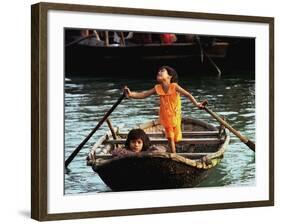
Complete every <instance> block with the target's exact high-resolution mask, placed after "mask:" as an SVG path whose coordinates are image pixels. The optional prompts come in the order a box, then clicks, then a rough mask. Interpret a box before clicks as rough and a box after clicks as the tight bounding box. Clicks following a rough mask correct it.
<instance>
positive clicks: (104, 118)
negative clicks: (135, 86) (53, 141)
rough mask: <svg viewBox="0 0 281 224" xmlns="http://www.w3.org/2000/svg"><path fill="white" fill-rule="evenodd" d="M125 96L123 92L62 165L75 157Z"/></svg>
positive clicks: (66, 164)
mask: <svg viewBox="0 0 281 224" xmlns="http://www.w3.org/2000/svg"><path fill="white" fill-rule="evenodd" d="M124 98H125V93H123V94H122V95H121V96H120V97H119V99H118V100H117V102H116V103H115V104H114V105H113V106H112V107H111V108H110V109H109V111H107V112H106V114H105V115H104V116H103V118H102V119H101V120H100V121H99V123H98V124H97V125H96V127H95V128H94V129H93V130H92V131H91V132H90V133H89V134H88V136H87V137H86V138H85V139H84V140H83V141H82V142H81V143H80V145H79V146H78V147H77V148H76V149H75V150H74V151H73V152H72V153H71V155H70V156H69V157H68V159H67V160H66V161H65V163H64V165H65V167H66V168H67V166H68V165H69V164H70V163H71V161H72V160H73V159H74V158H75V156H76V155H77V154H78V153H79V151H80V150H81V149H82V147H83V146H84V145H85V144H86V142H87V141H88V140H89V139H90V138H91V137H92V135H93V134H94V133H95V132H96V131H97V130H98V129H99V128H100V126H101V125H102V124H103V122H104V121H105V120H106V119H107V118H108V117H109V115H110V114H111V113H112V112H113V111H114V109H115V108H116V107H117V106H118V105H119V104H120V103H121V101H122V100H123V99H124Z"/></svg>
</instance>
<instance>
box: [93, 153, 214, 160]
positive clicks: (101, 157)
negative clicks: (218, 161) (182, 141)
mask: <svg viewBox="0 0 281 224" xmlns="http://www.w3.org/2000/svg"><path fill="white" fill-rule="evenodd" d="M210 154H213V153H195V152H193V153H187V152H185V153H177V155H180V156H183V157H199V158H200V157H203V156H207V155H210ZM95 156H96V158H97V159H110V158H112V157H113V156H112V154H96V155H95Z"/></svg>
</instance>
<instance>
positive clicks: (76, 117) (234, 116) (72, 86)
mask: <svg viewBox="0 0 281 224" xmlns="http://www.w3.org/2000/svg"><path fill="white" fill-rule="evenodd" d="M241 77H242V76H241ZM154 84H156V83H155V81H154V80H152V79H151V80H148V79H134V80H128V79H117V78H116V77H112V78H106V79H104V78H102V77H101V78H92V79H73V80H71V81H67V82H66V83H65V159H67V158H68V156H69V155H70V154H71V152H72V151H73V150H74V149H75V148H76V147H77V146H78V145H79V143H80V142H81V141H82V140H83V139H84V138H85V137H86V136H87V135H88V134H89V132H90V131H91V130H92V128H93V127H95V126H96V124H97V123H98V122H99V120H100V119H101V118H102V117H103V115H104V114H105V113H106V112H107V111H108V110H109V109H110V107H111V106H112V105H113V104H114V103H115V102H116V101H117V99H118V97H119V96H120V93H121V89H122V87H123V86H124V85H128V86H129V87H130V88H131V90H134V91H142V90H147V89H150V88H153V86H154ZM179 84H180V85H181V86H182V87H183V88H185V89H187V90H188V91H190V92H191V93H192V94H193V96H194V97H195V98H196V99H197V100H199V101H201V100H204V99H207V100H208V102H209V107H210V108H211V109H212V110H213V111H215V112H218V113H219V114H220V115H222V116H225V118H226V119H227V121H229V122H230V123H231V125H232V126H233V127H234V128H235V129H237V130H239V131H240V132H241V133H242V134H244V135H246V136H248V137H249V138H250V139H252V140H253V141H255V80H253V79H250V78H245V77H242V78H229V77H222V79H220V80H217V79H215V78H213V77H204V78H202V77H201V78H196V77H181V80H180V83H179ZM158 106H159V100H158V97H157V96H151V97H149V98H147V99H142V100H133V99H125V100H124V101H122V103H121V104H120V105H119V106H118V107H117V108H116V109H115V111H114V112H113V113H112V114H111V121H112V123H113V124H114V125H115V126H116V125H118V126H120V127H122V128H123V129H124V130H129V129H131V128H133V127H134V126H135V125H136V124H139V123H142V122H144V121H147V120H151V119H156V118H157V117H158ZM182 110H183V115H184V116H192V117H196V118H199V119H202V120H204V121H207V122H209V123H211V124H214V125H216V126H218V123H217V122H216V121H215V120H214V119H212V118H211V117H210V115H209V114H207V113H206V112H204V111H201V110H198V109H197V108H195V107H194V106H193V105H192V104H191V102H190V101H188V100H187V99H186V98H182ZM106 131H108V127H107V126H106V125H102V126H101V128H100V129H99V130H98V131H97V132H96V133H95V134H94V136H93V137H92V138H91V139H90V140H89V141H88V143H86V145H85V146H84V147H83V149H82V150H81V151H80V153H79V154H78V155H77V156H76V157H75V159H74V160H73V161H72V163H71V164H70V165H69V172H68V173H66V174H65V194H75V193H86V192H87V193H88V192H105V191H110V189H109V188H108V187H107V186H106V185H105V184H104V183H103V182H102V180H101V179H100V178H99V176H98V175H97V174H96V173H94V172H93V171H92V169H91V167H88V166H86V160H85V158H86V156H87V154H88V152H89V150H90V148H91V146H92V145H93V144H94V143H95V141H96V140H97V139H98V138H99V137H100V136H102V135H103V134H104V133H105V132H106ZM254 184H255V155H254V153H253V152H252V151H251V150H249V149H248V148H247V146H245V145H244V144H243V143H241V142H240V140H239V139H237V138H236V137H235V136H234V135H231V143H230V145H229V147H228V150H227V151H226V153H225V155H224V159H223V160H222V162H221V163H220V164H219V165H218V167H217V168H216V169H214V171H213V172H212V173H211V175H210V176H209V178H208V179H207V180H205V181H204V182H202V183H201V184H200V185H199V186H200V187H210V186H244V185H247V186H248V185H254Z"/></svg>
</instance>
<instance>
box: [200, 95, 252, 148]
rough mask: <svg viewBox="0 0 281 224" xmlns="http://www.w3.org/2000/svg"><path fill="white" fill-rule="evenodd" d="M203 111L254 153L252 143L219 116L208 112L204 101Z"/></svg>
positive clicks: (206, 102)
mask: <svg viewBox="0 0 281 224" xmlns="http://www.w3.org/2000/svg"><path fill="white" fill-rule="evenodd" d="M202 104H203V105H204V110H205V111H207V112H208V113H209V114H210V115H211V116H212V117H213V118H215V119H216V120H217V121H218V122H220V123H221V124H222V125H223V126H225V127H226V128H227V129H228V130H229V131H231V132H232V133H233V134H234V135H236V136H237V137H238V138H239V139H240V140H241V141H242V142H243V143H245V144H246V145H247V146H248V147H249V148H250V149H251V150H253V151H254V152H255V148H256V145H255V143H254V142H253V141H251V140H250V139H248V138H247V137H246V136H243V135H241V134H240V132H238V131H237V130H235V129H234V128H233V127H231V126H230V125H229V124H228V123H227V122H226V121H225V120H223V119H222V118H221V117H220V116H219V115H217V114H216V113H215V112H213V111H212V110H210V109H209V108H208V107H207V106H206V105H207V104H208V101H207V100H205V101H204V102H203V103H202Z"/></svg>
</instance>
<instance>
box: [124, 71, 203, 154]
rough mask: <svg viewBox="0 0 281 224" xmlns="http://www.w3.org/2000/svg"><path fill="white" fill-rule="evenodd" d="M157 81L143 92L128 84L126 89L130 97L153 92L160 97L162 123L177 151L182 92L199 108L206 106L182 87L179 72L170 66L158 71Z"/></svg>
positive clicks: (169, 140) (141, 96)
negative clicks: (131, 87) (133, 88)
mask: <svg viewBox="0 0 281 224" xmlns="http://www.w3.org/2000/svg"><path fill="white" fill-rule="evenodd" d="M156 79H157V82H158V83H159V84H157V85H155V86H154V88H152V89H150V90H147V91H143V92H132V91H131V90H130V89H129V88H128V87H127V86H125V88H124V91H125V94H126V96H127V97H128V98H134V99H143V98H146V97H148V96H151V95H153V94H157V95H158V96H159V98H160V113H159V118H160V124H161V125H162V126H163V127H164V128H165V133H166V138H167V139H168V143H169V146H170V149H171V152H172V153H176V146H175V144H176V142H179V141H181V139H182V132H181V99H180V94H181V95H183V96H185V97H187V98H188V99H189V100H190V101H191V102H192V103H193V104H194V105H195V106H197V107H198V108H199V109H202V108H204V106H203V105H202V103H198V102H197V101H196V99H195V98H194V97H193V96H192V95H191V94H190V93H189V92H188V91H186V90H184V89H183V88H181V87H180V86H179V85H178V84H177V82H178V75H177V72H176V71H175V70H174V69H173V68H171V67H169V66H162V67H160V68H159V70H158V73H157V77H156Z"/></svg>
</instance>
